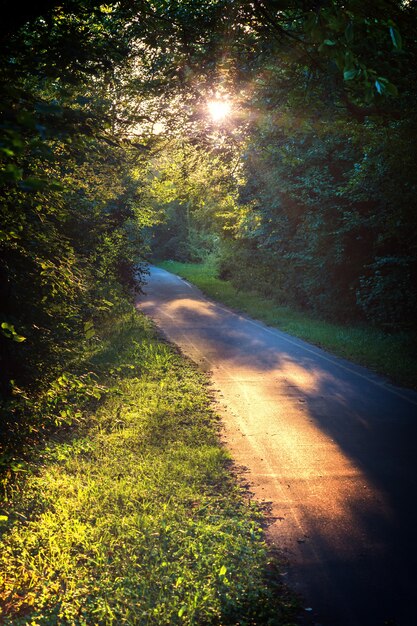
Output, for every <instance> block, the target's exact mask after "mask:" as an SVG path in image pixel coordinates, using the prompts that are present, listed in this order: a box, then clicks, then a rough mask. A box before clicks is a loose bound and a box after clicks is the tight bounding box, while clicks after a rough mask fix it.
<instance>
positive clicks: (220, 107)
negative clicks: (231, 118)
mask: <svg viewBox="0 0 417 626" xmlns="http://www.w3.org/2000/svg"><path fill="white" fill-rule="evenodd" d="M207 108H208V110H209V113H210V116H211V119H212V120H213V122H221V121H223V120H224V119H226V117H227V116H228V115H229V114H230V112H231V110H232V105H231V103H230V102H229V100H210V101H209V102H208V103H207Z"/></svg>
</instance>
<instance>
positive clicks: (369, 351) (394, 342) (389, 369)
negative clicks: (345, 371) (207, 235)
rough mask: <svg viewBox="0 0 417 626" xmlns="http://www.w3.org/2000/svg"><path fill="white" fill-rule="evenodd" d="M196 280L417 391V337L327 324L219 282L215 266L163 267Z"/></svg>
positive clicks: (214, 294)
mask: <svg viewBox="0 0 417 626" xmlns="http://www.w3.org/2000/svg"><path fill="white" fill-rule="evenodd" d="M157 265H158V266H159V267H161V268H163V269H166V270H168V271H170V272H173V273H174V274H178V275H179V276H182V277H183V278H186V279H187V280H189V281H191V282H192V283H193V284H194V285H196V286H197V287H199V288H200V289H201V290H202V291H203V292H204V293H205V294H207V295H208V296H209V297H211V298H213V299H215V300H217V301H219V302H223V303H224V304H226V305H228V306H230V307H232V308H234V309H236V310H238V311H242V312H244V313H248V314H249V315H250V316H251V317H253V318H255V319H258V320H261V321H263V322H265V323H266V324H268V325H270V326H274V327H276V328H279V329H280V330H283V331H285V332H287V333H289V334H291V335H294V336H296V337H300V338H301V339H305V340H306V341H309V342H311V343H313V344H315V345H317V346H320V347H322V348H324V349H326V350H329V351H331V352H333V353H334V354H336V355H338V356H341V357H344V358H346V359H348V360H350V361H353V362H355V363H359V364H361V365H364V366H366V367H368V368H370V369H372V370H374V371H375V372H378V373H379V374H383V375H385V376H387V377H388V378H390V379H391V380H392V381H393V382H395V383H397V384H400V385H405V386H408V387H412V388H417V357H416V354H417V350H416V348H417V337H416V334H415V333H397V334H385V333H383V332H382V331H379V330H377V329H374V328H370V327H365V326H348V325H341V324H334V323H330V322H326V321H323V320H320V319H317V318H315V317H313V316H312V315H307V314H305V313H302V312H300V311H296V310H294V309H292V308H290V307H286V306H280V305H277V304H275V303H274V302H273V301H271V300H267V299H265V298H263V297H261V296H259V295H257V294H256V293H251V292H246V291H238V290H237V289H236V288H235V287H234V286H233V285H232V284H231V283H230V282H228V281H224V280H220V279H219V278H217V277H216V274H215V268H214V266H213V265H212V264H210V263H201V264H196V263H179V262H176V261H163V262H159V263H158V264H157Z"/></svg>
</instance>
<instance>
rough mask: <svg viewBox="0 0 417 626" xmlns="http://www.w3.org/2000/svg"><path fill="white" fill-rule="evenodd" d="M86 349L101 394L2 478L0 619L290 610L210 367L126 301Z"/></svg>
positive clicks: (104, 620) (102, 619) (277, 616)
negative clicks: (212, 403) (6, 480)
mask: <svg viewBox="0 0 417 626" xmlns="http://www.w3.org/2000/svg"><path fill="white" fill-rule="evenodd" d="M88 360H89V366H90V368H91V370H92V371H94V376H95V379H96V386H97V389H98V390H99V393H100V395H101V399H100V400H92V401H91V402H90V403H89V406H84V407H83V408H82V409H81V413H82V419H81V415H80V416H79V420H78V422H75V423H74V424H73V426H71V427H69V428H67V429H66V430H63V429H61V430H60V431H59V432H57V433H56V434H55V436H53V437H52V438H50V439H48V440H47V441H46V442H45V444H44V445H43V446H41V447H38V448H34V449H33V451H32V455H31V459H30V460H28V461H27V462H26V463H25V464H24V465H22V466H21V478H20V479H19V480H17V482H16V481H15V482H13V483H10V484H8V485H7V487H6V494H7V499H6V502H5V504H4V505H3V508H2V510H1V518H0V519H1V528H2V531H3V533H2V537H1V541H0V589H1V591H0V594H1V595H0V598H1V607H2V612H1V614H0V615H1V617H0V623H2V624H4V625H12V624H13V625H14V626H17V625H20V624H22V625H23V624H31V625H34V624H36V625H39V626H40V625H48V626H52V625H53V624H80V625H81V624H85V625H90V624H143V626H145V625H146V626H148V625H149V626H150V625H151V624H156V625H158V626H161V625H163V624H166V625H168V624H170V625H171V624H195V625H196V624H198V625H200V624H224V625H225V624H240V625H245V624H247V625H249V624H269V625H271V626H272V625H274V624H276V625H277V626H278V625H280V626H284V625H286V624H290V623H293V622H292V619H291V617H294V601H293V599H292V598H291V597H290V596H287V595H286V593H285V591H284V590H283V588H282V586H281V584H280V580H281V579H280V577H279V575H278V570H277V564H276V563H274V562H273V560H272V559H271V558H270V556H268V552H267V549H266V545H265V543H264V540H263V529H262V526H263V523H264V520H263V517H262V515H261V513H260V511H258V510H257V509H256V507H254V506H253V505H251V504H250V502H249V500H248V494H247V493H246V492H245V491H244V489H243V488H242V487H240V486H239V484H238V481H237V480H236V478H235V477H234V475H233V474H232V472H231V468H230V461H229V457H228V454H227V452H226V451H225V450H224V448H223V447H222V446H221V444H220V439H219V433H218V431H219V422H218V418H217V417H216V415H215V414H214V413H213V412H212V410H211V409H210V408H209V400H210V399H209V396H208V392H207V389H206V384H207V381H206V379H205V378H204V376H203V375H202V374H200V373H198V372H197V371H196V369H195V367H194V366H193V365H192V364H191V363H190V362H188V361H187V360H185V359H184V358H183V357H182V356H181V355H180V354H178V352H176V351H175V350H174V349H173V348H171V347H170V346H169V345H168V344H166V343H165V342H163V341H161V339H159V338H158V337H157V336H156V335H155V332H154V330H153V328H152V327H151V325H150V322H149V321H147V320H146V318H144V317H143V316H140V315H138V314H137V313H136V312H134V311H131V310H129V307H127V306H125V307H123V309H121V308H120V307H119V310H118V312H117V315H115V314H113V315H112V316H111V318H109V319H108V321H107V324H106V328H105V329H104V332H103V333H102V338H101V339H100V340H99V339H98V338H96V339H95V342H94V349H92V350H91V351H90V354H89V355H88Z"/></svg>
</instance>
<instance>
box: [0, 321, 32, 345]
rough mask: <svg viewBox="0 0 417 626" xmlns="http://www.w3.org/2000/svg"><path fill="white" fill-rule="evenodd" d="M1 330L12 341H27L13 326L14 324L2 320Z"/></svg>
mask: <svg viewBox="0 0 417 626" xmlns="http://www.w3.org/2000/svg"><path fill="white" fill-rule="evenodd" d="M1 331H2V333H3V335H5V337H7V338H8V339H11V340H12V341H16V342H17V343H22V341H26V337H23V335H19V334H18V333H17V332H16V331H15V328H14V326H13V324H8V323H7V322H2V324H1Z"/></svg>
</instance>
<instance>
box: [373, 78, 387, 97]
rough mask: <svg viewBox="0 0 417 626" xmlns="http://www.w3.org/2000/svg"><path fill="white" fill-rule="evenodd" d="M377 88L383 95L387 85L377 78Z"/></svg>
mask: <svg viewBox="0 0 417 626" xmlns="http://www.w3.org/2000/svg"><path fill="white" fill-rule="evenodd" d="M375 89H376V90H377V92H378V93H379V94H380V95H381V96H382V94H383V93H384V92H385V85H384V83H382V82H381V81H379V80H376V81H375Z"/></svg>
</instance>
